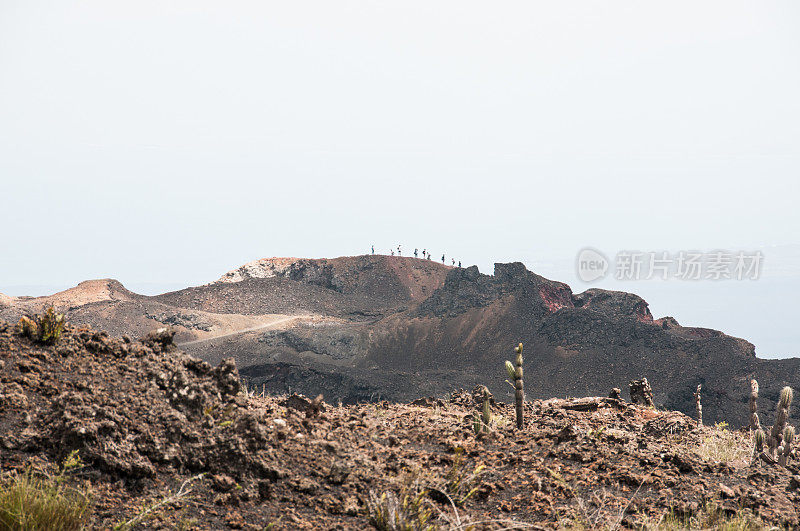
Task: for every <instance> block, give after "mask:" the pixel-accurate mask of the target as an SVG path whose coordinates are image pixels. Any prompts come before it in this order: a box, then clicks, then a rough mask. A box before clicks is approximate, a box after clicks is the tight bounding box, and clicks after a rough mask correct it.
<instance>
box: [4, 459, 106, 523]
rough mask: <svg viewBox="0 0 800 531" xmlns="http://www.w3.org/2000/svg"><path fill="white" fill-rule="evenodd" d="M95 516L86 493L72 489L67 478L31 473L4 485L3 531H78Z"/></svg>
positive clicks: (21, 475) (28, 472) (11, 479)
mask: <svg viewBox="0 0 800 531" xmlns="http://www.w3.org/2000/svg"><path fill="white" fill-rule="evenodd" d="M90 512H91V501H90V498H89V496H88V494H87V493H86V492H85V491H82V490H77V489H74V488H71V487H68V486H66V485H65V484H64V482H63V477H62V476H58V477H55V478H53V477H48V476H45V477H38V476H36V475H34V473H33V472H32V471H31V470H28V471H26V472H25V473H23V474H15V475H14V476H12V477H10V478H8V479H6V481H5V482H3V483H2V485H0V529H9V530H40V529H41V530H44V529H47V530H64V531H70V530H78V529H83V528H84V527H85V526H86V524H87V521H88V518H89V515H90Z"/></svg>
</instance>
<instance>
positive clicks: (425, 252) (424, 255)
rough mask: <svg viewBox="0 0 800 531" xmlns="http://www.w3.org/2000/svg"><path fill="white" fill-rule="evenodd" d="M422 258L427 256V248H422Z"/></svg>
mask: <svg viewBox="0 0 800 531" xmlns="http://www.w3.org/2000/svg"><path fill="white" fill-rule="evenodd" d="M422 258H428V250H427V249H423V250H422Z"/></svg>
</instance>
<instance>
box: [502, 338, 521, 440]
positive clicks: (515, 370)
mask: <svg viewBox="0 0 800 531" xmlns="http://www.w3.org/2000/svg"><path fill="white" fill-rule="evenodd" d="M514 352H516V353H517V359H516V362H517V363H516V367H515V366H514V365H513V364H512V363H511V362H510V361H506V372H507V373H508V377H509V378H511V379H513V380H514V401H515V403H516V411H517V429H519V430H521V429H522V427H523V420H522V404H523V402H524V401H525V384H524V383H523V381H522V343H520V344H519V345H517V346H516V347H515V348H514Z"/></svg>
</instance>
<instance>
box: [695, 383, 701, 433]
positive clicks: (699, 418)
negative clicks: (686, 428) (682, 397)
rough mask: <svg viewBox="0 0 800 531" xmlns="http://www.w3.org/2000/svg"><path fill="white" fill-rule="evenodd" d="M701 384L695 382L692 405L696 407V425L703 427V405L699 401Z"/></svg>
mask: <svg viewBox="0 0 800 531" xmlns="http://www.w3.org/2000/svg"><path fill="white" fill-rule="evenodd" d="M701 387H702V386H701V384H697V391H695V392H694V406H695V409H697V426H698V427H700V428H702V427H703V405H702V404H701V403H700V388H701Z"/></svg>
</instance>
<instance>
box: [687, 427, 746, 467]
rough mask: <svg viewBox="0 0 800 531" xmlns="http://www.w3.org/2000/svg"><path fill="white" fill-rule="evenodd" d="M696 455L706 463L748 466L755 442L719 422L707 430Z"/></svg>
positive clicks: (744, 434)
mask: <svg viewBox="0 0 800 531" xmlns="http://www.w3.org/2000/svg"><path fill="white" fill-rule="evenodd" d="M696 453H697V455H699V456H700V457H701V458H703V459H705V460H706V461H716V462H722V463H728V464H729V465H731V466H735V467H738V466H746V465H748V464H749V463H750V459H751V457H752V455H753V442H752V441H751V437H750V435H749V434H746V433H741V432H738V431H733V430H730V429H728V425H727V423H725V422H718V423H717V424H715V425H714V426H713V427H707V428H705V430H704V432H703V435H702V437H701V440H700V445H699V446H698V447H697V449H696Z"/></svg>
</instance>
